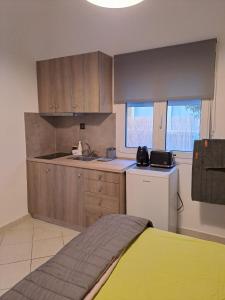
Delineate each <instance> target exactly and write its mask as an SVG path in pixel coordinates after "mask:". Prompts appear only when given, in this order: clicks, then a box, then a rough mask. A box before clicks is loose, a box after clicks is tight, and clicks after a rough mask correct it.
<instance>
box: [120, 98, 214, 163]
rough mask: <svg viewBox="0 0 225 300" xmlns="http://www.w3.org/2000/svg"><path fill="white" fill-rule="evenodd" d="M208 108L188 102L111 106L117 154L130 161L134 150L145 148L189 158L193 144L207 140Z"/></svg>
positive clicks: (205, 102) (198, 102)
mask: <svg viewBox="0 0 225 300" xmlns="http://www.w3.org/2000/svg"><path fill="white" fill-rule="evenodd" d="M211 104H212V101H208V100H200V99H196V100H194V99H188V100H169V101H159V102H153V101H151V102H150V101H149V102H138V103H135V102H130V103H127V104H126V105H122V104H119V105H115V110H116V114H117V118H116V120H117V121H116V124H117V125H116V126H117V130H116V132H117V151H118V152H119V153H121V157H122V156H123V155H124V154H126V155H127V157H130V158H133V157H134V154H135V153H136V148H137V147H138V146H147V147H148V148H154V149H162V150H165V149H166V150H173V151H176V152H178V153H177V154H178V155H180V157H181V158H189V157H190V158H191V154H190V152H192V151H193V144H194V140H197V139H202V138H209V131H210V119H211V107H212V106H211ZM124 116H126V125H125V126H124ZM184 152H186V153H184Z"/></svg>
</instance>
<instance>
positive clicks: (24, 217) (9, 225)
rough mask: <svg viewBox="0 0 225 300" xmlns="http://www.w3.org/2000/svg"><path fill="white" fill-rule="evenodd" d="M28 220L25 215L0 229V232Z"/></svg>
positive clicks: (28, 216)
mask: <svg viewBox="0 0 225 300" xmlns="http://www.w3.org/2000/svg"><path fill="white" fill-rule="evenodd" d="M29 218H31V216H30V215H29V214H27V215H25V216H23V217H21V218H19V219H17V220H15V221H13V222H10V223H8V224H6V225H4V226H2V227H0V232H1V231H4V230H6V229H8V228H10V227H11V226H15V225H17V224H20V223H21V222H24V221H25V220H26V219H29Z"/></svg>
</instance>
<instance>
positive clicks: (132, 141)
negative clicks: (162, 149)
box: [126, 102, 153, 148]
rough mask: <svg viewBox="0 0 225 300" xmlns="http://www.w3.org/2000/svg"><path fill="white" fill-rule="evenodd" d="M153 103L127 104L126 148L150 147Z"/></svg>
mask: <svg viewBox="0 0 225 300" xmlns="http://www.w3.org/2000/svg"><path fill="white" fill-rule="evenodd" d="M152 132H153V103H149V102H148V103H146V102H144V103H128V104H127V109H126V147H128V148H130V147H135V148H136V147H138V146H140V145H142V146H147V147H148V148H151V147H152Z"/></svg>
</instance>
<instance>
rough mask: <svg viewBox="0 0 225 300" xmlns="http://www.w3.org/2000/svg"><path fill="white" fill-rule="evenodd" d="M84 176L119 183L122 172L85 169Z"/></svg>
mask: <svg viewBox="0 0 225 300" xmlns="http://www.w3.org/2000/svg"><path fill="white" fill-rule="evenodd" d="M84 177H85V178H87V179H91V180H98V181H106V182H113V183H119V182H120V174H116V173H111V172H102V171H96V170H84Z"/></svg>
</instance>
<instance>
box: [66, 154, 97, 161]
mask: <svg viewBox="0 0 225 300" xmlns="http://www.w3.org/2000/svg"><path fill="white" fill-rule="evenodd" d="M68 159H73V160H82V161H91V160H95V159H98V157H94V156H85V155H81V156H72V157H68Z"/></svg>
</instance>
